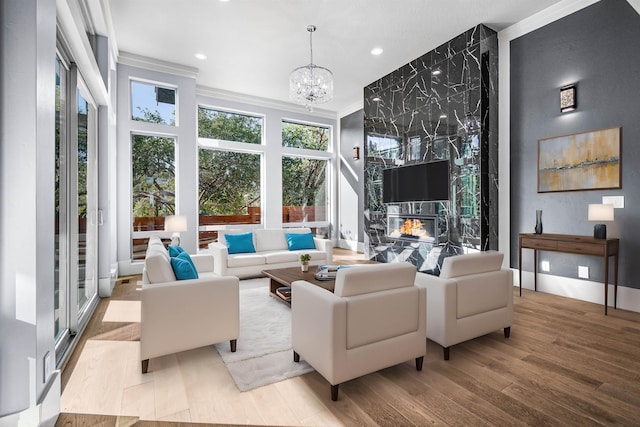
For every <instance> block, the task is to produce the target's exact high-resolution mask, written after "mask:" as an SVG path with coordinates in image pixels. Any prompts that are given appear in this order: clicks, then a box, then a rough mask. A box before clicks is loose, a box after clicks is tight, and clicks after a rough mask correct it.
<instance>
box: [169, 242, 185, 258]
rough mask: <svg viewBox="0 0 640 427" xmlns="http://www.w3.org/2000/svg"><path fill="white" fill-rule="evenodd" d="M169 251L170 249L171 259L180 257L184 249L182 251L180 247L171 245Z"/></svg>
mask: <svg viewBox="0 0 640 427" xmlns="http://www.w3.org/2000/svg"><path fill="white" fill-rule="evenodd" d="M167 249H169V256H170V257H174V256H178V255H180V254H181V253H182V252H184V249H182V248H181V247H180V246H173V245H169V246H167Z"/></svg>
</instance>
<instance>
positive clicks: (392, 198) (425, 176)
mask: <svg viewBox="0 0 640 427" xmlns="http://www.w3.org/2000/svg"><path fill="white" fill-rule="evenodd" d="M440 200H449V161H448V160H438V161H435V162H429V163H419V164H415V165H409V166H401V167H398V168H391V169H384V170H383V171H382V201H383V202H384V203H399V202H431V201H440Z"/></svg>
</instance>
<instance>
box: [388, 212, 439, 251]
mask: <svg viewBox="0 0 640 427" xmlns="http://www.w3.org/2000/svg"><path fill="white" fill-rule="evenodd" d="M387 237H389V238H390V239H395V240H407V241H411V242H416V243H432V244H436V245H437V244H438V216H437V215H414V214H399V213H389V214H387Z"/></svg>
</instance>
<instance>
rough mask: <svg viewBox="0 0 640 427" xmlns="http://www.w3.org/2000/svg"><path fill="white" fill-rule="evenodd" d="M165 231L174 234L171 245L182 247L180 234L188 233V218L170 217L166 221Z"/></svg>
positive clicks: (181, 216)
mask: <svg viewBox="0 0 640 427" xmlns="http://www.w3.org/2000/svg"><path fill="white" fill-rule="evenodd" d="M164 230H165V231H168V232H171V233H173V234H172V235H171V244H172V245H173V246H180V232H181V231H187V217H186V216H184V215H169V216H167V217H165V219H164Z"/></svg>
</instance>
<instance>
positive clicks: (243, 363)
mask: <svg viewBox="0 0 640 427" xmlns="http://www.w3.org/2000/svg"><path fill="white" fill-rule="evenodd" d="M215 347H216V349H217V350H218V353H220V356H221V357H222V360H223V361H224V363H225V364H226V365H227V369H228V370H229V373H230V374H231V376H232V377H233V380H234V381H235V383H236V385H237V386H238V389H239V390H240V391H247V390H251V389H253V388H256V387H262V386H264V385H267V384H271V383H275V382H278V381H282V380H285V379H287V378H292V377H296V376H298V375H302V374H305V373H307V372H311V371H313V368H312V367H311V366H310V365H309V364H307V363H306V362H304V361H303V360H301V361H300V362H299V363H296V362H294V361H293V351H292V350H291V309H290V308H289V307H287V306H286V305H285V304H283V303H281V302H280V301H276V300H275V299H274V298H272V297H271V296H269V279H251V280H243V281H241V282H240V337H239V338H238V345H237V349H236V352H235V353H232V352H231V350H230V348H229V342H224V343H220V344H216V346H215Z"/></svg>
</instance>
